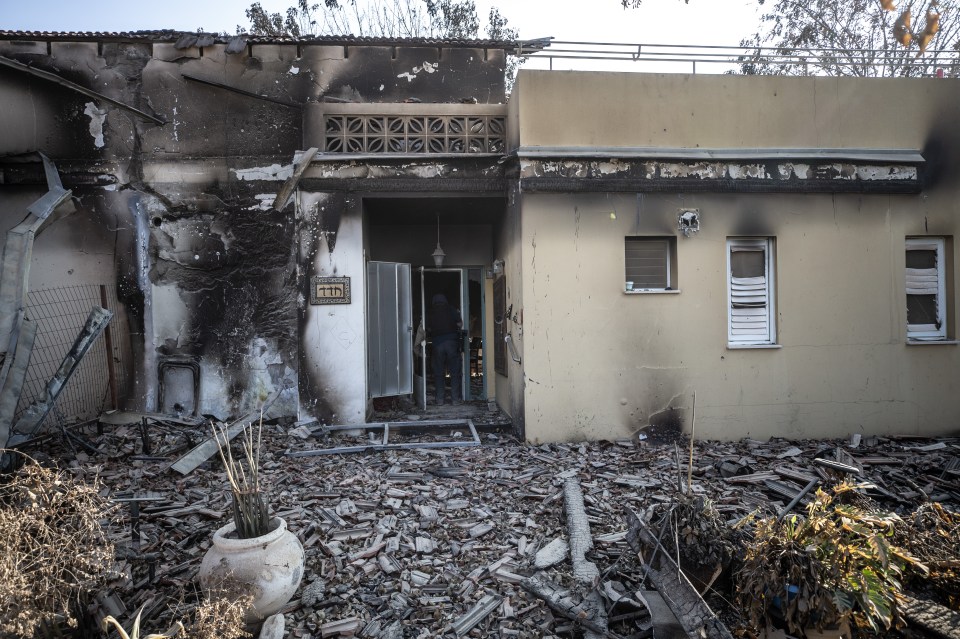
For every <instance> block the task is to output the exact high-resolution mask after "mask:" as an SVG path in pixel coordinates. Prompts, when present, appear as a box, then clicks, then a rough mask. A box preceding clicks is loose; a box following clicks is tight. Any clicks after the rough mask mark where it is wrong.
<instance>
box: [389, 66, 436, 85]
mask: <svg viewBox="0 0 960 639" xmlns="http://www.w3.org/2000/svg"><path fill="white" fill-rule="evenodd" d="M439 67H440V63H439V62H424V63H423V65H421V66H418V67H413V69H412V71H413V72H412V73H401V74H400V75H398V76H397V78H398V79H403V78H406V79H407V82H413V80H414V79H415V78H416V77H417V75H418V74H419V73H421V72H423V73H435V72H436V71H437V69H438V68H439Z"/></svg>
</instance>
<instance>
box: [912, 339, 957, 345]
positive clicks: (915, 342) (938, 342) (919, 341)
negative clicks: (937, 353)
mask: <svg viewBox="0 0 960 639" xmlns="http://www.w3.org/2000/svg"><path fill="white" fill-rule="evenodd" d="M957 344H960V340H955V339H908V340H907V346H956V345H957Z"/></svg>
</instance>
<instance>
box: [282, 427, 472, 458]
mask: <svg viewBox="0 0 960 639" xmlns="http://www.w3.org/2000/svg"><path fill="white" fill-rule="evenodd" d="M457 426H459V427H461V428H462V427H466V428H467V429H469V430H470V435H471V438H470V439H469V440H467V441H450V442H407V443H400V444H395V443H394V444H392V443H390V431H391V429H393V430H394V431H396V432H398V433H410V432H414V433H415V432H416V431H422V430H436V429H440V430H448V429H450V430H452V429H453V428H454V427H457ZM325 428H326V430H329V431H338V430H339V431H343V430H357V431H362V430H367V431H371V432H370V434H371V435H373V431H376V430H380V429H382V430H383V437H381V438H380V443H375V442H373V441H371V442H370V443H369V444H361V445H356V446H339V447H334V448H318V449H314V450H299V451H290V452H287V453H286V454H287V456H288V457H314V456H316V455H340V454H347V453H362V452H366V451H376V450H402V449H411V448H462V447H464V446H480V436H479V435H478V434H477V429H476V427H475V426H474V424H473V420H472V419H438V420H432V421H422V422H382V423H379V424H361V425H359V426H350V425H336V426H328V427H325Z"/></svg>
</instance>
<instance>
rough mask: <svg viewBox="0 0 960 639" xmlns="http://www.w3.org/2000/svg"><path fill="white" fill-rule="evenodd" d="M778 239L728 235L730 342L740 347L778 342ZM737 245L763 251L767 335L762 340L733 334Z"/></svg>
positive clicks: (732, 345)
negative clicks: (733, 259)
mask: <svg viewBox="0 0 960 639" xmlns="http://www.w3.org/2000/svg"><path fill="white" fill-rule="evenodd" d="M775 239H776V238H774V237H752V238H750V237H728V238H727V243H726V251H727V345H728V346H731V347H734V348H740V347H750V346H757V347H765V346H773V345H776V344H777V322H776V317H777V313H776V308H777V304H776V286H775V282H776V269H775V262H776V257H775ZM734 248H745V249H747V250H762V251H763V253H764V279H765V285H766V291H765V292H766V298H767V299H766V310H767V335H766V337H765V338H763V339H758V338H757V337H758V336H753V335H747V336H744V335H734V334H733V272H732V270H731V256H732V254H733V252H734V250H733V249H734Z"/></svg>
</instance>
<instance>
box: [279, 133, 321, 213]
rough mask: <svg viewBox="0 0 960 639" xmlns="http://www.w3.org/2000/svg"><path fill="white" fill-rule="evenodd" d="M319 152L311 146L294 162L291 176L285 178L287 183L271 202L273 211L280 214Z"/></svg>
mask: <svg viewBox="0 0 960 639" xmlns="http://www.w3.org/2000/svg"><path fill="white" fill-rule="evenodd" d="M319 151H320V149H318V148H317V147H315V146H312V147H310V148H309V149H307V150H306V151H304V152H303V154H302V155H301V156H300V157H298V158H297V159H296V160H295V161H294V163H293V175H291V176H290V177H288V178H287V181H286V182H284V183H283V187H282V188H281V189H280V192H279V193H277V197H276V198H274V200H273V205H272V208H273V210H274V211H277V212H280V211H282V210H283V208H284V207H285V206H286V205H287V202H288V201H289V200H290V196H291V195H293V192H294V191H295V190H296V188H297V185H298V184H299V183H300V178H301V177H303V172H304V171H306V170H307V167H308V166H310V163H311V162H312V161H313V158H314V156H315V155H316V154H317V153H318V152H319Z"/></svg>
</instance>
